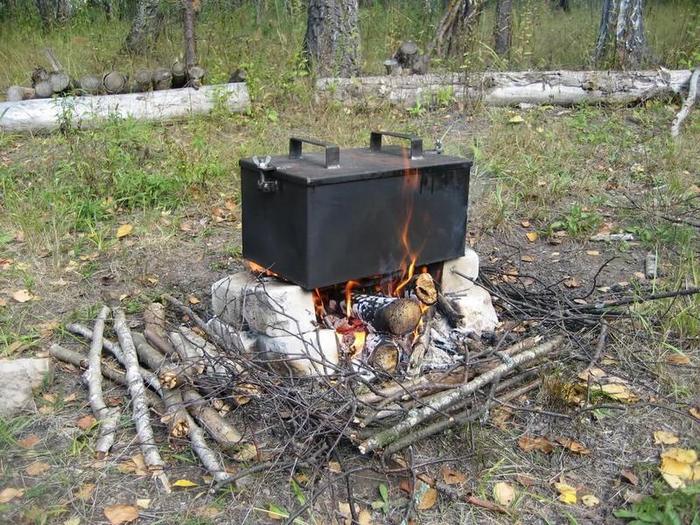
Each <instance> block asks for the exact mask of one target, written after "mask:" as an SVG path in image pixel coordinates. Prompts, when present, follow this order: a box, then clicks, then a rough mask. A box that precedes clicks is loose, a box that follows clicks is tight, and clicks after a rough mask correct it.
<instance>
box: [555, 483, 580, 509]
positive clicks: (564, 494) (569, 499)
mask: <svg viewBox="0 0 700 525" xmlns="http://www.w3.org/2000/svg"><path fill="white" fill-rule="evenodd" d="M554 488H556V489H557V492H559V501H561V502H562V503H566V504H567V505H575V504H576V502H577V501H578V499H577V497H576V487H572V486H571V485H567V484H566V483H555V484H554Z"/></svg>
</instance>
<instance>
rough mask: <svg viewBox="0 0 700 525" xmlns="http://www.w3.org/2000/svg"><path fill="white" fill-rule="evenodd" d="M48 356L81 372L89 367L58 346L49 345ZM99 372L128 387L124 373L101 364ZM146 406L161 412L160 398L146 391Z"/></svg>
mask: <svg viewBox="0 0 700 525" xmlns="http://www.w3.org/2000/svg"><path fill="white" fill-rule="evenodd" d="M49 355H50V356H51V357H53V358H54V359H57V360H59V361H62V362H64V363H68V364H70V365H73V366H77V367H78V368H81V369H83V370H86V369H87V368H88V366H89V364H88V358H87V357H86V356H84V355H82V354H80V353H79V352H75V351H73V350H69V349H67V348H64V347H62V346H61V345H58V344H53V345H51V348H49ZM100 370H101V372H102V375H103V376H104V377H105V378H106V379H109V380H110V381H113V382H114V383H117V384H118V385H121V386H128V383H127V381H126V375H125V374H124V372H120V371H119V370H115V369H113V368H111V367H109V366H107V365H105V364H104V363H102V365H101V366H100ZM146 404H148V406H149V407H151V408H153V409H155V410H156V412H162V411H163V409H162V403H161V400H160V398H159V397H158V396H157V395H156V394H154V393H153V392H152V391H151V390H146Z"/></svg>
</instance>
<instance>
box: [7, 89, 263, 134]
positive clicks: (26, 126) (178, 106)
mask: <svg viewBox="0 0 700 525" xmlns="http://www.w3.org/2000/svg"><path fill="white" fill-rule="evenodd" d="M37 96H40V94H39V93H38V92H37ZM222 105H223V107H224V108H226V109H228V110H229V111H232V112H237V113H240V112H243V111H246V110H247V109H248V108H249V107H250V97H249V96H248V88H247V86H246V84H242V83H240V84H222V85H212V86H202V87H200V88H199V89H192V88H182V89H167V90H162V91H152V92H149V93H127V94H123V95H96V96H82V97H73V96H69V97H60V98H56V99H50V100H39V99H35V100H23V101H20V102H0V131H6V132H41V131H56V130H58V129H59V128H60V127H61V126H62V125H63V126H64V127H65V125H67V124H68V125H70V126H73V127H75V128H88V127H96V126H99V125H100V124H101V123H103V122H105V121H106V120H107V119H109V118H114V117H116V118H133V119H135V120H141V121H165V120H172V119H182V118H185V117H189V116H191V115H199V114H206V113H210V112H211V111H212V110H213V109H214V108H215V107H221V106H222ZM66 119H69V122H66Z"/></svg>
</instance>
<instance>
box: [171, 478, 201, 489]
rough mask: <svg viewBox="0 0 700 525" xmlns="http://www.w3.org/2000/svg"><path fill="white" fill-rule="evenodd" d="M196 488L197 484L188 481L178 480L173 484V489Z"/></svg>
mask: <svg viewBox="0 0 700 525" xmlns="http://www.w3.org/2000/svg"><path fill="white" fill-rule="evenodd" d="M196 486H197V484H196V483H195V482H194V481H190V480H189V479H178V480H177V481H176V482H175V483H173V487H181V488H189V487H196Z"/></svg>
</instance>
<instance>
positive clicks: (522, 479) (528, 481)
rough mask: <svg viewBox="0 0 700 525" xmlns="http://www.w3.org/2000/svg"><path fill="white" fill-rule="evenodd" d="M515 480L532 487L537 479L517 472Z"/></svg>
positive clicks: (524, 485)
mask: <svg viewBox="0 0 700 525" xmlns="http://www.w3.org/2000/svg"><path fill="white" fill-rule="evenodd" d="M515 480H516V481H517V482H518V483H520V484H521V485H522V486H523V487H532V486H533V485H534V484H535V483H536V482H537V480H536V479H535V478H532V477H530V476H526V475H525V474H516V475H515Z"/></svg>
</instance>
